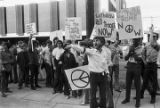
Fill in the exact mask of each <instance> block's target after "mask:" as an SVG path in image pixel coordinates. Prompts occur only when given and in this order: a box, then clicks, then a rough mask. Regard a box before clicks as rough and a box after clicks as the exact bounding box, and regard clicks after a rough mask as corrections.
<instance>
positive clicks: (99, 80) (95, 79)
mask: <svg viewBox="0 0 160 108" xmlns="http://www.w3.org/2000/svg"><path fill="white" fill-rule="evenodd" d="M106 85H107V75H106V74H104V75H103V74H102V73H93V72H91V73H90V86H91V88H90V96H91V102H90V108H97V107H98V104H97V100H96V92H97V87H98V88H99V92H100V103H99V106H100V108H106V93H107V90H108V89H107V86H106ZM108 87H109V86H108Z"/></svg>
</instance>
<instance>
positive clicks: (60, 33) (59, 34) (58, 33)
mask: <svg viewBox="0 0 160 108" xmlns="http://www.w3.org/2000/svg"><path fill="white" fill-rule="evenodd" d="M55 37H58V39H59V40H61V41H63V31H62V30H57V31H53V32H51V33H50V40H51V41H53V39H54V38H55Z"/></svg>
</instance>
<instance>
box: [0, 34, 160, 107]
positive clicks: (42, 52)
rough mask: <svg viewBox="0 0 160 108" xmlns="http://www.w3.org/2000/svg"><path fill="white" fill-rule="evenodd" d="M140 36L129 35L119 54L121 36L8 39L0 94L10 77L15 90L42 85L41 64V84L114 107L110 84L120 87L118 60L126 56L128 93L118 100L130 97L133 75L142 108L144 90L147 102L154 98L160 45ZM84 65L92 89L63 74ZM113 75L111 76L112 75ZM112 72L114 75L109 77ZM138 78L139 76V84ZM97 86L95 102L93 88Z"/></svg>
mask: <svg viewBox="0 0 160 108" xmlns="http://www.w3.org/2000/svg"><path fill="white" fill-rule="evenodd" d="M140 40H141V39H139V38H138V39H133V41H132V42H133V43H132V44H131V45H130V46H129V52H128V54H127V55H125V56H124V55H123V52H122V50H121V48H120V46H119V45H120V41H119V40H115V41H112V40H105V38H104V37H100V36H97V37H95V38H94V39H93V40H90V39H85V40H84V41H81V42H80V43H79V44H78V43H77V41H71V40H64V41H61V40H59V39H58V38H57V37H56V38H54V40H53V42H52V41H50V40H47V41H46V42H44V43H42V45H40V44H39V42H38V41H36V40H32V35H31V36H30V37H29V42H28V43H25V42H23V41H19V42H18V43H17V45H10V43H8V42H1V43H0V79H1V80H0V82H1V83H0V84H1V93H2V97H6V96H7V95H6V92H10V93H11V92H12V91H11V90H10V89H9V87H8V84H9V82H14V83H18V89H23V87H30V88H31V90H36V89H38V88H41V86H40V84H39V80H38V76H39V74H40V70H41V69H42V68H44V69H45V72H46V78H45V86H46V87H50V88H53V94H55V93H64V95H65V96H66V98H67V99H69V98H70V96H71V95H72V96H73V97H77V96H82V91H83V104H89V103H90V108H97V107H100V108H107V103H106V102H107V98H109V100H110V102H109V107H110V108H113V107H114V104H113V98H112V95H113V89H114V90H116V91H118V92H121V87H120V84H119V61H120V59H123V57H124V59H125V60H126V61H127V66H126V69H127V72H126V96H125V99H124V100H123V101H122V104H125V103H128V102H129V101H130V92H131V86H132V80H134V85H135V88H136V97H135V99H136V104H135V107H137V108H138V107H140V99H142V98H144V92H145V90H146V89H147V90H148V91H149V93H150V95H151V101H150V103H155V102H156V91H157V87H158V82H157V58H158V52H159V46H158V44H157V42H156V40H155V39H153V40H151V42H150V43H149V44H147V45H145V46H143V45H142V42H141V41H140ZM82 65H88V68H89V70H90V86H91V87H90V89H85V90H76V91H72V90H71V88H70V85H69V83H68V80H67V77H66V75H65V71H64V70H66V69H71V68H75V67H78V66H82ZM113 75H114V77H113ZM112 77H113V78H112ZM141 79H142V81H143V83H142V85H141ZM97 88H98V89H97ZM97 90H99V97H100V98H99V99H100V101H99V103H98V102H97V97H96V93H97Z"/></svg>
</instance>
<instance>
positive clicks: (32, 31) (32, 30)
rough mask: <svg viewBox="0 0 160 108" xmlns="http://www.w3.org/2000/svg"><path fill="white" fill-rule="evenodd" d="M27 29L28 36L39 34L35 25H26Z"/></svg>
mask: <svg viewBox="0 0 160 108" xmlns="http://www.w3.org/2000/svg"><path fill="white" fill-rule="evenodd" d="M25 29H26V30H25V31H26V33H27V34H36V33H37V29H36V24H35V23H29V24H26V26H25Z"/></svg>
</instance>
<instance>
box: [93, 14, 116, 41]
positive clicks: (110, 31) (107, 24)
mask: <svg viewBox="0 0 160 108" xmlns="http://www.w3.org/2000/svg"><path fill="white" fill-rule="evenodd" d="M115 22H116V14H115V13H113V12H103V13H99V14H96V15H95V24H96V33H97V35H98V36H104V37H105V38H107V39H112V40H113V39H115V37H116V23H115Z"/></svg>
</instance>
